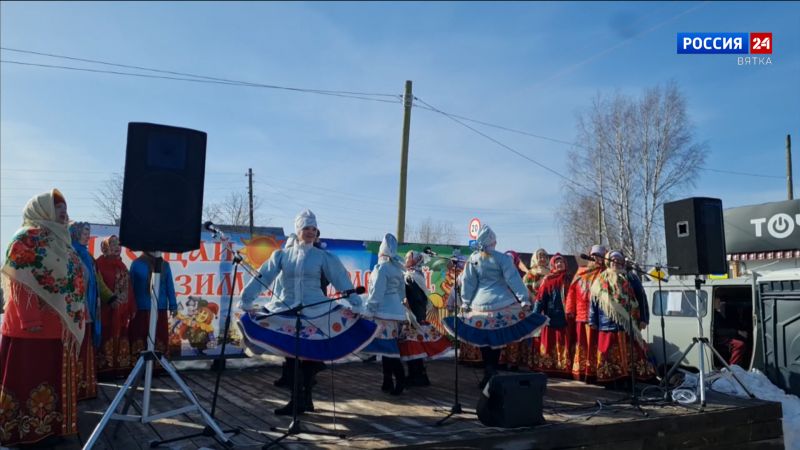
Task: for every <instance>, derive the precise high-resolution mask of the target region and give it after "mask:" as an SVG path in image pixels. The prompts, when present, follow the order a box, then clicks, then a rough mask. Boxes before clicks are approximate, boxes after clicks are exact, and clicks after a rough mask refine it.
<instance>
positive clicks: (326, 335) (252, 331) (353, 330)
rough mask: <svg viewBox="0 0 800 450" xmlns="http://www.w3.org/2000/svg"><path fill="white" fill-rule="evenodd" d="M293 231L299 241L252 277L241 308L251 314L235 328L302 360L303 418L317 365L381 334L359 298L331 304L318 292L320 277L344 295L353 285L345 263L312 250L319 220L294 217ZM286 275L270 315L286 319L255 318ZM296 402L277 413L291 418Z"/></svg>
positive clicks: (251, 343) (250, 340)
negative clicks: (263, 296) (256, 304)
mask: <svg viewBox="0 0 800 450" xmlns="http://www.w3.org/2000/svg"><path fill="white" fill-rule="evenodd" d="M295 231H296V232H297V234H298V237H299V242H298V243H297V244H296V245H295V246H293V247H291V248H288V249H284V250H283V251H281V252H273V253H272V255H271V256H270V259H269V260H268V261H267V262H266V263H264V265H262V266H261V268H260V269H259V273H260V274H261V277H259V278H253V279H252V280H251V281H250V282H249V283H248V284H247V286H245V288H244V292H242V301H241V306H242V308H243V309H244V310H245V311H247V312H248V314H245V315H243V316H242V317H241V318H240V319H239V321H238V323H237V325H238V326H239V327H240V329H241V330H242V334H243V335H244V337H245V341H246V344H247V345H248V346H249V347H251V348H252V347H253V346H255V347H258V348H260V349H263V350H266V351H268V352H270V353H273V354H278V355H282V356H286V357H290V358H293V357H296V356H297V357H299V358H300V359H301V363H300V373H299V374H296V375H297V376H299V379H298V381H300V380H302V385H301V386H300V389H298V392H296V393H295V396H296V398H297V399H298V400H299V405H298V411H299V412H300V413H303V412H306V411H313V410H314V404H313V402H312V393H311V388H312V386H313V379H314V374H315V370H314V369H315V367H316V366H317V364H316V362H321V361H330V360H338V359H342V358H344V357H346V356H347V355H350V354H351V353H354V352H357V351H360V350H361V349H362V348H363V347H365V346H366V345H367V344H369V342H370V341H371V340H372V338H373V336H374V335H375V331H376V329H377V327H376V325H375V324H374V323H373V322H370V321H369V320H366V319H363V318H360V317H359V316H358V315H357V314H356V313H354V312H353V310H354V309H355V310H356V311H360V310H361V308H362V307H363V305H361V299H360V297H358V296H357V295H352V296H350V297H349V298H348V299H346V300H338V301H336V302H335V303H331V302H330V301H329V299H328V298H327V297H326V296H325V295H324V294H323V292H322V290H321V289H320V279H321V278H320V277H321V275H322V274H324V275H325V277H326V278H327V279H328V280H330V282H331V284H332V285H333V286H334V287H335V288H336V289H337V290H339V291H340V292H341V291H352V290H353V283H352V282H351V281H350V278H349V277H348V275H347V271H346V270H345V268H344V266H343V265H342V263H341V262H340V261H339V259H338V258H336V256H334V255H333V254H331V253H329V252H327V251H325V250H322V249H319V248H316V247H314V239H315V238H316V234H317V220H316V217H315V216H314V213H312V212H311V211H309V210H305V211H303V212H301V213H300V214H299V215H298V216H297V217H296V218H295ZM279 275H281V276H282V281H281V283H282V285H283V287H282V290H283V298H282V299H279V298H275V299H274V300H273V302H272V304H274V305H275V307H274V308H273V310H272V311H275V312H279V313H280V312H283V313H282V314H278V315H274V316H270V317H259V316H258V315H256V314H255V310H254V308H253V301H254V300H255V299H256V297H258V295H259V294H260V293H261V292H263V291H264V290H265V289H266V287H267V286H269V285H270V284H272V282H273V281H274V280H275V278H276V277H278V276H279ZM298 307H303V309H302V310H300V318H301V328H300V330H299V334H300V343H299V353H296V351H295V337H296V334H295V310H294V308H298ZM293 406H294V404H293V402H292V401H289V403H288V404H287V405H285V406H283V407H282V408H278V409H276V410H275V414H278V415H290V414H292V408H293Z"/></svg>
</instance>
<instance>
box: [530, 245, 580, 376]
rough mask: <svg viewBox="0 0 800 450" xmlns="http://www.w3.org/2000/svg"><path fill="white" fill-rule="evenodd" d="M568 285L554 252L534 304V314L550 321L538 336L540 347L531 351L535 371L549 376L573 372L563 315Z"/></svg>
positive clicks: (561, 260)
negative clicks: (548, 270)
mask: <svg viewBox="0 0 800 450" xmlns="http://www.w3.org/2000/svg"><path fill="white" fill-rule="evenodd" d="M569 282H570V277H569V274H568V273H567V262H566V261H565V260H564V257H563V256H561V255H560V254H559V253H556V254H555V255H553V257H552V258H550V274H549V275H547V277H545V279H544V281H543V282H542V284H541V286H539V291H538V292H537V295H536V303H534V304H533V312H536V313H539V314H544V315H545V316H547V317H549V318H550V321H549V322H548V324H547V325H546V326H545V327H544V328H543V329H542V334H541V335H539V345H538V346H537V347H535V348H533V352H534V353H535V354H536V355H535V358H536V363H537V364H536V367H535V368H534V369H535V370H538V371H541V372H546V373H548V374H551V375H562V376H567V375H569V374H571V373H572V342H571V340H570V335H571V333H570V329H569V324H568V323H567V316H566V314H565V312H564V298H565V294H566V291H567V287H568V286H569ZM535 342H536V340H535V339H534V343H535Z"/></svg>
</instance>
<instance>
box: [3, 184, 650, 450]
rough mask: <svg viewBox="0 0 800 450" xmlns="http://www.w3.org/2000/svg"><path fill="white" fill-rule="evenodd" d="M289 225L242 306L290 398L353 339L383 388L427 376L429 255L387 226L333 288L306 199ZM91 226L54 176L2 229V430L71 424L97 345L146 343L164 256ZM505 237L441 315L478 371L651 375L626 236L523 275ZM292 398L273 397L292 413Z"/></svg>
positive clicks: (442, 340)
mask: <svg viewBox="0 0 800 450" xmlns="http://www.w3.org/2000/svg"><path fill="white" fill-rule="evenodd" d="M294 225H295V232H296V235H294V234H293V235H291V236H290V238H289V239H288V241H287V244H286V246H285V247H284V248H283V249H280V250H277V251H275V252H273V254H272V255H271V257H270V259H269V260H268V261H267V262H266V263H264V265H263V266H262V267H261V268H260V269H259V274H260V276H257V277H254V278H253V279H252V280H251V281H250V282H249V283H248V285H247V286H245V288H244V290H243V292H242V297H241V306H242V308H243V309H244V310H245V311H246V312H247V314H244V315H243V316H242V317H241V319H240V320H239V321H238V323H237V325H238V326H239V327H240V329H241V331H242V332H243V334H244V336H245V341H246V344H247V345H248V346H249V347H251V348H257V349H260V350H262V351H266V352H269V353H272V354H277V355H281V356H284V357H286V358H287V360H286V364H285V365H284V372H283V374H282V376H281V379H280V380H279V381H278V382H276V384H278V385H284V386H288V387H290V388H292V389H294V386H297V392H296V393H294V395H293V396H292V398H293V399H295V400H296V401H297V402H298V405H297V410H298V412H300V413H303V412H310V411H314V405H313V401H312V388H313V386H314V384H315V383H316V381H315V377H316V374H317V373H318V372H319V371H320V370H323V369H324V367H325V365H324V361H336V360H340V359H342V358H344V357H346V356H348V355H351V354H353V353H366V354H371V355H378V356H380V357H381V361H382V369H383V380H382V381H383V382H382V384H381V389H382V390H383V391H384V392H387V393H390V394H392V395H400V394H402V392H403V391H404V389H405V388H406V387H408V386H427V385H429V384H430V381H429V379H428V376H427V373H426V370H425V366H424V360H425V359H429V358H433V357H436V356H439V355H441V354H443V353H445V352H446V351H448V350H449V348H450V339H448V338H447V337H445V336H443V335H442V334H441V333H440V332H439V331H438V330H437V327H436V326H434V324H432V323H429V322H428V320H427V318H428V315H427V311H428V309H429V304H428V302H429V300H428V295H429V292H428V289H427V284H426V282H425V277H424V275H423V273H422V270H421V268H422V265H423V262H424V257H423V255H421V254H420V253H418V252H414V251H410V252H408V253H407V254H406V255H405V256H404V257H402V256H401V255H398V242H397V239H396V238H395V237H394V236H393V235H391V234H386V235H385V236H384V238H383V241H382V242H381V245H380V248H379V254H378V263H377V265H376V266H375V268H374V269H373V270H372V271H371V274H370V280H369V285H368V286H369V290H368V291H367V293H366V295H365V297H364V298H362V297H361V296H358V295H351V296H349V298H340V299H330V298H329V297H328V295H327V290H328V289H327V288H328V284H331V285H332V286H333V287H334V288H335V289H336V291H338V292H353V291H354V289H353V284H352V282H351V280H350V278H349V277H348V274H347V271H346V269H345V267H344V265H343V264H342V263H341V261H339V259H338V258H337V257H336V256H334V255H333V254H332V253H330V252H328V251H326V250H324V248H322V246H321V245H319V235H320V233H319V229H318V227H317V221H316V217H315V216H314V214H313V213H312V212H311V211H309V210H305V211H303V212H301V213H300V214H299V215H298V216H297V217H296V219H295V224H294ZM88 231H89V230H88V224H86V223H79V224H73V236H72V237H71V236H70V232H69V228H68V216H67V214H66V201H65V200H64V198H63V196H62V195H61V194H60V192H58V191H57V190H55V189H54V190H52V191H50V192H47V193H44V194H41V195H39V196H37V197H35V198H33V199H32V200H31V201H30V202H29V203H28V205H27V206H26V208H25V211H24V220H23V228H22V229H21V230H20V231H18V232H17V234H16V235H15V237H14V239H13V240H12V242H11V244H10V245H9V249H8V252H7V257H6V261H5V263H4V265H3V268H2V273H3V282H4V291H5V292H6V295H7V298H8V304H7V308H6V311H5V317H4V320H3V324H2V341H0V423H2V424H3V426H0V443H1V444H3V445H12V444H19V443H26V442H36V441H39V440H42V439H44V438H46V437H48V436H63V435H69V434H74V433H75V432H76V431H77V427H76V423H77V422H76V420H77V407H76V403H75V402H76V399H79V398H81V395H83V396H84V397H86V396H93V395H96V388H95V386H92V383H91V380H92V378H93V377H94V380H95V381H94V383H96V372H95V367H93V366H94V364H95V363H94V361H93V358H95V357H96V356H99V357H100V358H101V360H102V361H106V360H107V361H108V364H106V363H105V362H103V363H102V365H103V366H104V368H106V369H108V370H109V371H110V372H111V373H112V374H113V375H117V376H119V375H120V374H121V373H120V371H121V370H122V371H123V372H124V371H125V369H128V368H129V367H130V357H131V356H133V357H135V353H136V352H137V351H138V350H141V349H140V348H139V347H142V346H143V345H142V342H137V344H139V345H133V344H134V343H133V342H131V343H130V344H129V343H128V342H124V341H125V340H126V338H127V337H130V338H131V340H134V341H139V340H143V339H144V335H142V336H139V334H142V333H138V334H137V333H134V334H136V336H134V334H130V333H132V332H133V331H137V330H139V329H141V331H142V332H144V333H146V323H147V317H148V316H149V308H150V305H149V300H150V289H149V279H150V276H151V273H152V270H153V264H154V261H160V259H159V258H157V257H158V255H154V254H150V253H145V254H143V255H142V257H140V259H138V260H137V261H134V264H133V265H132V266H131V268H130V271H127V270H126V269H125V266H124V264H122V262H121V260H120V258H119V242H118V240H117V239H116V237H111V238H109V239H107V240H106V241H104V243H103V254H104V256H103V257H101V258H98V259H97V260H93V259H92V257H91V256H90V255H89V253H88V251H87V249H86V241H87V238H88V234H89V233H88ZM496 245H497V238H496V236H495V233H494V232H493V231H492V229H491V228H490V227H488V226H484V227H483V228H481V230H480V232H479V236H478V238H477V249H476V251H475V252H474V253H473V254H472V255H470V256H469V258H467V259H466V260H465V261H462V262H461V263H462V264H460V265H459V264H454V265H452V267H454V268H458V267H461V266H463V270H462V271H461V273H460V274H459V275H457V276H456V279H457V282H456V284H455V287H454V288H453V289H452V290H451V296H450V298H451V301H449V303H448V308H449V309H450V310H451V311H452V313H451V315H450V316H449V317H445V318H444V319H443V320H442V321H441V324H438V325H439V326H441V327H442V328H441V330H444V331H446V332H447V333H448V334H450V335H451V336H457V337H458V340H459V341H460V342H461V343H463V344H464V346H465V347H474V348H477V349H479V351H480V355H481V358H482V360H483V363H484V377H483V379H482V380H481V381H480V386H481V387H483V386H484V385H486V383H487V382H489V380H490V379H491V377H492V376H494V375H495V374H497V372H498V367H499V365H500V361H501V357H503V358H505V360H506V362H509V361H512V360H513V361H516V365H519V366H527V367H528V368H529V369H531V370H536V371H544V372H547V373H549V374H551V375H572V376H575V377H576V378H579V379H583V380H586V381H597V382H605V381H611V380H615V379H619V378H623V377H626V376H629V374H630V372H629V371H630V368H631V367H632V368H633V370H634V372H635V375H636V377H637V378H640V379H646V378H651V377H652V376H653V375H654V369H653V367H652V364H650V362H649V361H648V360H647V358H646V347H645V343H644V341H643V339H642V336H641V333H640V330H641V329H643V328H644V327H645V326H646V324H647V320H648V316H647V307H646V299H645V298H644V293H643V290H642V288H641V283H640V282H639V281H638V278H636V277H635V276H633V275H632V274H631V273H629V272H628V271H627V270H626V268H625V264H624V257H623V256H622V254H621V253H620V252H616V251H612V252H606V251H605V249H603V248H602V247H600V246H595V247H593V248H592V251H591V253H592V258H594V260H593V261H592V262H590V263H589V265H588V266H587V267H585V268H582V269H580V270H579V271H578V273H577V274H576V275H575V277H574V279H573V278H572V277H571V276H569V275H568V274H567V271H566V262H565V260H564V258H563V257H562V256H561V255H559V254H556V255H554V256H553V257H552V258H550V260H549V264H548V261H547V255H546V252H544V251H537V252H536V253H535V254H534V258H533V259H534V260H533V261H532V264H531V268H530V269H527V268H526V269H527V270H526V272H525V274H524V276H521V274H520V271H518V267H519V265H518V262H516V261H514V259H513V257H512V256H509V255H507V254H505V253H501V252H499V251H497V250H496V248H495V247H496ZM548 266H549V267H548ZM162 270H163V269H162ZM166 272H167V273H165V274H164V276H162V286H161V287H160V289H159V291H160V292H159V294H158V295H157V299H158V303H159V313H158V322H159V325H158V332H157V336H156V342H157V344H158V345H157V346H158V347H165V346H166V333H167V318H166V310H167V308H169V309H170V310H172V311H174V310H175V308H176V305H175V294H174V288H171V276H170V274H169V267H168V266H167V267H166ZM137 280H138V281H137ZM140 285H141V286H140ZM267 289H270V290H271V291H272V292H273V295H272V298H271V300H270V302H269V303H268V304H267V305H265V307H264V310H266V313H264V312H262V311H261V310H257V309H256V308H255V306H254V301H255V300H256V299H257V298H258V297H259V296H260V294H261V293H262V292H264V291H265V290H267ZM162 303H163V305H162ZM137 311H139V312H140V314H137ZM298 323H299V324H300V326H299V327H297V324H298ZM122 328H130V330H129V331H128V332H126V333H123V332H121V329H122ZM137 338H138V339H137ZM631 341H633V344H634V345H630V344H631ZM92 346H95V347H96V348H95V350H94V351H92ZM631 348H633V353H632V354H630V349H631ZM127 349H130V352H129V351H128V350H127ZM161 350H163V348H162V349H161ZM131 353H133V355H131ZM31 355H37V357H36V358H33V357H31ZM294 358H297V359H298V360H299V361H295V359H294ZM403 361H405V362H406V364H407V366H408V371H407V372H406V369H405V368H404V367H403V363H402V362H403ZM90 366H92V367H91V368H90ZM105 366H107V367H105ZM295 367H297V370H295V369H294V368H295ZM89 372H92V373H91V374H90V373H89ZM87 380H89V382H88V385H87ZM81 388H82V389H83V390H82V389H81ZM86 388H89V389H91V390H94V392H89V393H88V394H87V393H86V392H84V391H85V389H86ZM81 392H84V394H81ZM293 401H294V400H290V401H289V403H288V404H287V405H285V406H284V407H282V408H278V409H276V410H275V413H276V414H280V415H288V414H291V413H292V411H293V407H294V404H293ZM31 430H33V432H32V431H31Z"/></svg>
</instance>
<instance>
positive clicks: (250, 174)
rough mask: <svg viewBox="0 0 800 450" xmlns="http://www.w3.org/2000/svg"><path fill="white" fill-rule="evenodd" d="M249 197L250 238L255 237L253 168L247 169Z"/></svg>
mask: <svg viewBox="0 0 800 450" xmlns="http://www.w3.org/2000/svg"><path fill="white" fill-rule="evenodd" d="M247 184H248V197H250V239H253V169H252V168H250V169H247Z"/></svg>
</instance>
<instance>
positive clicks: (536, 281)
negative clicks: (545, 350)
mask: <svg viewBox="0 0 800 450" xmlns="http://www.w3.org/2000/svg"><path fill="white" fill-rule="evenodd" d="M508 253H513V252H506V254H508ZM514 258H515V259H514V266H515V267H517V268H519V269H520V270H521V271H523V272H524V275H523V277H522V283H523V284H525V287H527V288H528V292H530V294H531V298H536V292H537V291H538V289H539V286H540V285H541V284H542V281H544V277H546V276H547V274H548V273H550V269H549V268H548V263H547V251H546V250H545V249H543V248H540V249H538V250H536V251H535V252H534V253H533V255H532V256H531V266H530V269H528V268H527V267H525V264H524V263H522V262H521V261H520V260H519V259H520V258H519V256H517V255H516V253H514ZM538 342H539V337H538V336H536V337H533V338H531V339H525V340H522V341H519V342H514V343H513V344H509V345H507V346H505V347H504V348H503V350H502V352H501V353H500V364H505V365H507V366H508V367H509V368H513V367H517V368H520V369H531V368H534V367H536V361H537V352H534V351H533V348H534V347H538Z"/></svg>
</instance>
